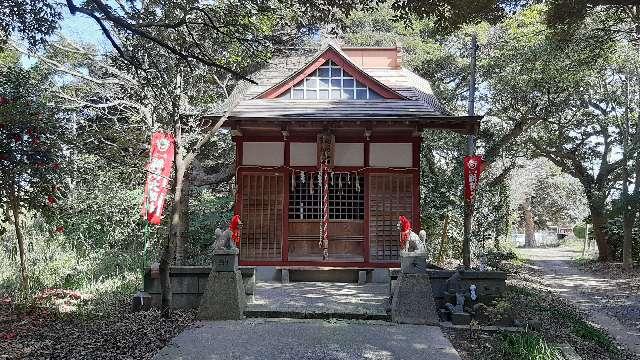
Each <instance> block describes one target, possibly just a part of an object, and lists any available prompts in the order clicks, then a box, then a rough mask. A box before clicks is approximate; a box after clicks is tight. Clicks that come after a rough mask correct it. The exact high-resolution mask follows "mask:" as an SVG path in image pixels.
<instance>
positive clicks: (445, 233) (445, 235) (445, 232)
mask: <svg viewBox="0 0 640 360" xmlns="http://www.w3.org/2000/svg"><path fill="white" fill-rule="evenodd" d="M448 242H449V213H446V214H445V215H444V224H443V225H442V236H441V237H440V252H439V253H438V259H437V260H436V263H438V264H442V262H443V261H444V254H445V251H446V247H447V243H448Z"/></svg>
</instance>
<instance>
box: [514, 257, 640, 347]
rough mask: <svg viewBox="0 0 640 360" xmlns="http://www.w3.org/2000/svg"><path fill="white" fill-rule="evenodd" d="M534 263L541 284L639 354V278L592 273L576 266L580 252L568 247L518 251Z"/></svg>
mask: <svg viewBox="0 0 640 360" xmlns="http://www.w3.org/2000/svg"><path fill="white" fill-rule="evenodd" d="M518 252H519V253H520V254H521V255H522V256H523V257H524V258H527V259H530V260H532V262H533V265H534V268H535V269H537V270H538V271H539V273H540V275H541V278H540V280H541V282H542V283H543V284H544V285H545V286H547V287H548V288H550V289H551V290H553V291H555V292H556V293H558V294H560V295H562V296H563V297H565V298H566V299H567V300H569V301H570V302H573V303H575V304H576V305H577V306H578V307H579V308H580V309H581V310H582V311H584V312H585V313H586V315H587V317H588V319H589V320H590V321H592V322H593V323H595V324H597V325H600V326H601V327H603V328H604V329H606V330H607V332H608V333H609V334H610V335H611V336H612V337H613V338H615V339H616V340H617V341H618V342H619V343H620V344H622V345H624V346H625V347H627V348H628V349H629V350H630V351H632V352H634V353H636V354H639V355H640V293H639V292H638V288H637V279H636V280H634V279H630V278H619V277H612V276H607V275H608V274H606V273H604V274H601V273H591V272H587V271H583V270H580V269H578V268H577V267H576V266H574V264H573V262H572V261H571V260H572V259H574V258H576V257H577V256H578V255H579V254H580V253H579V252H577V251H575V250H572V249H568V248H536V249H518Z"/></svg>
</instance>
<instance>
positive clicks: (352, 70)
mask: <svg viewBox="0 0 640 360" xmlns="http://www.w3.org/2000/svg"><path fill="white" fill-rule="evenodd" d="M328 60H331V61H333V62H334V63H336V64H338V65H339V66H340V67H342V68H343V69H344V70H345V71H346V72H348V73H349V74H350V75H351V76H353V77H354V78H355V79H357V80H359V81H361V82H362V83H364V84H365V85H366V86H368V87H369V88H371V89H372V90H374V91H375V92H377V93H378V94H380V95H381V96H382V97H383V98H385V99H396V100H400V99H405V97H404V96H403V95H401V94H399V93H398V92H396V91H394V90H393V89H391V88H389V87H388V86H386V85H385V84H383V83H381V82H380V81H378V80H377V79H376V78H374V77H372V76H371V75H369V74H368V73H367V72H365V71H364V70H363V69H361V68H360V67H358V66H357V65H356V64H354V63H353V62H352V61H351V59H349V57H348V56H347V55H346V54H345V53H344V52H342V51H340V50H339V49H338V48H336V47H334V46H332V45H327V46H326V47H324V49H323V50H321V51H320V52H319V53H318V54H317V55H316V56H315V57H314V58H313V59H311V61H309V62H308V63H307V64H306V65H304V66H303V67H301V68H300V69H298V70H297V71H295V72H293V73H291V74H290V75H289V76H287V77H286V78H284V79H282V80H281V81H280V82H278V83H277V84H275V85H274V86H272V87H271V88H269V89H267V90H265V91H264V92H262V93H261V94H259V95H257V96H256V97H255V98H256V99H274V98H276V97H278V95H280V94H282V93H284V92H285V91H287V90H289V89H291V88H292V87H293V86H294V85H295V84H297V83H299V82H300V81H302V80H303V79H304V78H305V77H307V76H309V75H310V74H311V73H313V72H314V71H315V70H316V69H318V68H319V67H320V66H321V65H322V64H324V63H325V62H327V61H328Z"/></svg>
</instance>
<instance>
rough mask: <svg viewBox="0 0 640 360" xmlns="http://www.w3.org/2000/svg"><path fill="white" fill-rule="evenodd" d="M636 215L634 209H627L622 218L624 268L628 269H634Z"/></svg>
mask: <svg viewBox="0 0 640 360" xmlns="http://www.w3.org/2000/svg"><path fill="white" fill-rule="evenodd" d="M635 215H636V214H635V212H634V211H632V210H631V209H627V210H626V211H625V214H624V216H623V220H622V227H623V242H622V268H623V269H624V270H626V271H630V270H632V269H633V225H634V223H635V220H636V219H635V218H636V216H635Z"/></svg>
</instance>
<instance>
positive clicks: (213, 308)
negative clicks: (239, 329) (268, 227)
mask: <svg viewBox="0 0 640 360" xmlns="http://www.w3.org/2000/svg"><path fill="white" fill-rule="evenodd" d="M241 225H242V223H241V222H240V218H239V217H237V215H236V216H234V218H233V220H232V221H231V226H230V227H229V229H228V230H225V231H224V232H223V231H222V230H220V229H216V237H217V239H216V241H215V243H214V246H213V267H212V269H211V273H210V274H209V282H208V284H207V290H206V291H205V292H204V294H203V296H202V300H201V302H200V309H199V311H198V319H200V320H239V319H242V318H243V316H244V309H245V306H246V298H245V291H244V286H243V284H242V274H241V273H240V270H239V269H238V254H239V253H240V251H239V250H238V248H237V247H236V244H235V243H234V241H237V240H236V239H238V240H239V236H238V235H237V234H236V233H234V232H235V231H239V229H240V227H241ZM232 240H234V241H232Z"/></svg>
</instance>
